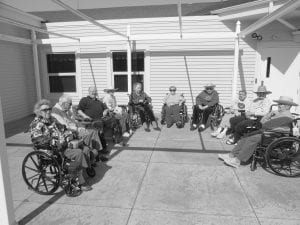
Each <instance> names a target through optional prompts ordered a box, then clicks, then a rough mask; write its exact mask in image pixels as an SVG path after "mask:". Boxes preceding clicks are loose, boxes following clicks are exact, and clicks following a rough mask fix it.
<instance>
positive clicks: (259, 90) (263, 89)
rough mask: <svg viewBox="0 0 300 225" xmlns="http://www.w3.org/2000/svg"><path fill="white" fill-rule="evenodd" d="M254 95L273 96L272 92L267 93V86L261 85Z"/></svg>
mask: <svg viewBox="0 0 300 225" xmlns="http://www.w3.org/2000/svg"><path fill="white" fill-rule="evenodd" d="M254 93H266V94H271V93H272V91H267V87H266V86H265V85H260V86H259V87H258V88H257V91H254Z"/></svg>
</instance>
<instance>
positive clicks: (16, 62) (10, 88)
mask: <svg viewBox="0 0 300 225" xmlns="http://www.w3.org/2000/svg"><path fill="white" fill-rule="evenodd" d="M2 28H3V29H2ZM0 30H1V33H2V34H9V35H16V36H21V37H28V35H29V34H28V33H26V32H24V30H23V31H22V30H20V29H16V28H13V27H8V26H4V25H2V24H0ZM0 96H1V101H2V110H3V117H4V121H5V122H9V121H13V120H16V119H19V118H22V117H25V116H27V115H29V114H32V111H33V105H34V103H35V101H36V89H35V79H34V70H33V56H32V47H31V45H25V44H16V43H13V42H6V41H1V40H0Z"/></svg>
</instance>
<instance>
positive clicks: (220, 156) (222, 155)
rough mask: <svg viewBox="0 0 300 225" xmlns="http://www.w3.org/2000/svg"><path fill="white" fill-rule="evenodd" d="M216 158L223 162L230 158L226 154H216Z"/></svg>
mask: <svg viewBox="0 0 300 225" xmlns="http://www.w3.org/2000/svg"><path fill="white" fill-rule="evenodd" d="M218 158H219V159H221V160H223V161H225V159H229V158H231V157H230V156H229V153H226V154H218Z"/></svg>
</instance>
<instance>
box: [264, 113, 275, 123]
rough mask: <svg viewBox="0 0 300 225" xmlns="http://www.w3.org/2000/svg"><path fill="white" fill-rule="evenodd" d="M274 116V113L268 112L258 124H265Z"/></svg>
mask: <svg viewBox="0 0 300 225" xmlns="http://www.w3.org/2000/svg"><path fill="white" fill-rule="evenodd" d="M274 115H275V112H274V111H272V112H269V113H267V114H266V115H264V116H263V117H262V118H261V120H260V122H261V123H266V122H267V121H269V120H270V119H271V118H272V116H274Z"/></svg>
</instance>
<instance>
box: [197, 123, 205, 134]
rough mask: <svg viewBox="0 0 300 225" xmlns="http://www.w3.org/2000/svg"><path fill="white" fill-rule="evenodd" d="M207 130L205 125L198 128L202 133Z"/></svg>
mask: <svg viewBox="0 0 300 225" xmlns="http://www.w3.org/2000/svg"><path fill="white" fill-rule="evenodd" d="M204 130H205V125H204V124H201V125H200V126H199V128H198V131H199V132H201V131H204Z"/></svg>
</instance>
